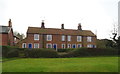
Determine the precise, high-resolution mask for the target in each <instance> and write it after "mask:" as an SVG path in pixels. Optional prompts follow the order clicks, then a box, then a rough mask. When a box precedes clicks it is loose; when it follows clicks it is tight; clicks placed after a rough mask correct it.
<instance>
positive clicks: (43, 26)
mask: <svg viewBox="0 0 120 74" xmlns="http://www.w3.org/2000/svg"><path fill="white" fill-rule="evenodd" d="M44 24H45V23H44V20H42V23H41V28H45V25H44Z"/></svg>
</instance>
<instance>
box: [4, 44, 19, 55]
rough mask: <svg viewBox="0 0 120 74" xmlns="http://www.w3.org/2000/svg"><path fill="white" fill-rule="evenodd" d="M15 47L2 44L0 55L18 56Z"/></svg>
mask: <svg viewBox="0 0 120 74" xmlns="http://www.w3.org/2000/svg"><path fill="white" fill-rule="evenodd" d="M18 56H19V52H18V50H17V48H15V47H11V46H2V57H18Z"/></svg>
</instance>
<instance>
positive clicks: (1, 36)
mask: <svg viewBox="0 0 120 74" xmlns="http://www.w3.org/2000/svg"><path fill="white" fill-rule="evenodd" d="M0 45H2V46H7V45H10V46H14V35H13V29H12V22H11V19H10V20H9V21H8V26H0Z"/></svg>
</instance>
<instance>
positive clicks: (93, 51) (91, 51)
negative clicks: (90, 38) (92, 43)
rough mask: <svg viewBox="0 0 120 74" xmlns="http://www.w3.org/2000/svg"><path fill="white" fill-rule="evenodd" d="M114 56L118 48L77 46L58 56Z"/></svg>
mask: <svg viewBox="0 0 120 74" xmlns="http://www.w3.org/2000/svg"><path fill="white" fill-rule="evenodd" d="M114 55H115V56H116V55H118V49H107V48H106V49H103V48H79V49H75V50H73V51H70V52H68V53H67V54H62V55H60V57H63V58H64V57H83V56H114Z"/></svg>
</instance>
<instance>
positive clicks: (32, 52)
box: [25, 49, 59, 58]
mask: <svg viewBox="0 0 120 74" xmlns="http://www.w3.org/2000/svg"><path fill="white" fill-rule="evenodd" d="M25 57H27V58H57V57H59V56H58V54H57V52H56V51H55V50H54V49H53V50H52V49H26V50H25Z"/></svg>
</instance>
